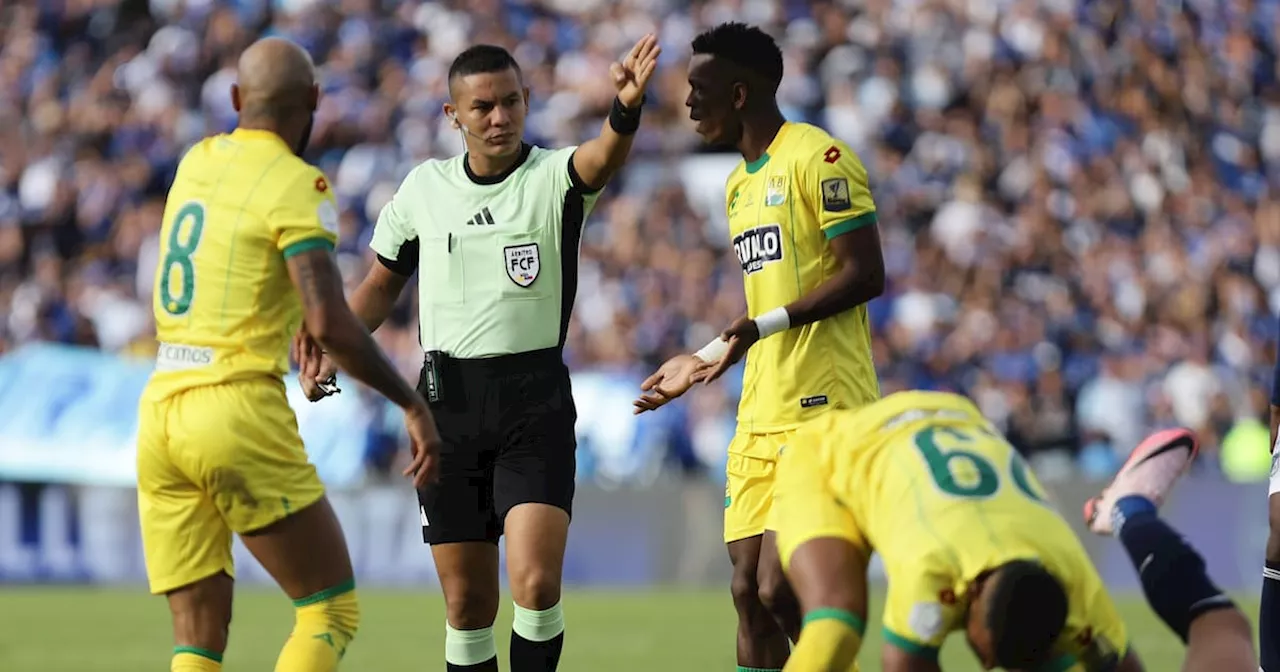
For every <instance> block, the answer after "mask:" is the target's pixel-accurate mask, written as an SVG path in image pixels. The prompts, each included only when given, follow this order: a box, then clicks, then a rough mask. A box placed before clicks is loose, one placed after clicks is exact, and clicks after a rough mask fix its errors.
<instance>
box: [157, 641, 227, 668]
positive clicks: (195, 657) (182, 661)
mask: <svg viewBox="0 0 1280 672" xmlns="http://www.w3.org/2000/svg"><path fill="white" fill-rule="evenodd" d="M221 669H222V654H220V653H214V652H213V651H209V650H207V649H201V648H198V647H194V646H176V647H174V649H173V660H171V661H169V672H219V670H221Z"/></svg>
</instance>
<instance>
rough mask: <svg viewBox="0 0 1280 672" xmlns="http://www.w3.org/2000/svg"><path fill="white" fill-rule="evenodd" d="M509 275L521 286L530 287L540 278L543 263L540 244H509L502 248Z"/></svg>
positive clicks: (512, 280)
mask: <svg viewBox="0 0 1280 672" xmlns="http://www.w3.org/2000/svg"><path fill="white" fill-rule="evenodd" d="M502 255H503V257H504V258H505V261H506V263H505V266H506V268H507V277H508V278H511V282H514V283H516V284H517V285H519V286H521V287H528V286H529V285H532V284H533V281H534V280H537V279H538V271H539V270H541V268H542V264H541V262H540V259H539V256H538V244H537V243H526V244H524V245H508V246H506V247H504V248H502Z"/></svg>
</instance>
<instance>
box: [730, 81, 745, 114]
mask: <svg viewBox="0 0 1280 672" xmlns="http://www.w3.org/2000/svg"><path fill="white" fill-rule="evenodd" d="M731 90H732V92H733V109H735V110H743V109H746V107H747V85H746V83H745V82H734V83H733V85H732V88H731Z"/></svg>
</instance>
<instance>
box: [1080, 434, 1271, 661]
mask: <svg viewBox="0 0 1280 672" xmlns="http://www.w3.org/2000/svg"><path fill="white" fill-rule="evenodd" d="M1197 449H1198V446H1197V445H1196V439H1195V436H1194V435H1192V434H1191V432H1189V431H1187V430H1185V429H1170V430H1165V431H1163V432H1159V433H1156V434H1154V435H1152V436H1150V437H1148V438H1147V439H1146V440H1145V441H1143V442H1142V443H1141V444H1139V445H1138V447H1137V448H1135V449H1134V450H1133V453H1132V454H1131V455H1130V456H1129V459H1128V461H1127V462H1125V465H1124V466H1123V467H1121V469H1120V473H1119V474H1117V475H1116V477H1115V480H1113V481H1112V482H1111V485H1110V486H1108V487H1107V489H1106V490H1104V491H1103V492H1102V495H1101V496H1099V497H1096V498H1094V499H1091V500H1089V502H1088V503H1086V504H1085V510H1084V515H1085V522H1086V523H1088V525H1089V528H1090V529H1092V530H1093V531H1094V532H1097V533H1098V534H1102V535H1114V536H1116V537H1117V538H1119V539H1120V542H1121V543H1122V544H1124V547H1125V550H1126V551H1128V552H1129V559H1130V560H1132V561H1133V566H1134V567H1136V568H1137V570H1138V575H1139V576H1140V577H1141V578H1142V590H1143V592H1144V593H1145V594H1146V596H1147V602H1148V603H1150V605H1151V608H1152V610H1154V611H1155V612H1156V615H1158V616H1159V617H1160V620H1162V621H1164V622H1165V624H1166V625H1168V626H1169V628H1170V629H1172V630H1173V631H1174V632H1175V633H1177V635H1178V637H1179V638H1181V639H1182V641H1183V642H1185V643H1186V645H1187V657H1186V660H1185V661H1184V662H1183V665H1182V669H1183V670H1185V672H1255V671H1256V670H1257V669H1258V657H1257V655H1256V654H1255V652H1254V648H1253V632H1252V628H1251V626H1250V625H1249V620H1248V619H1247V618H1245V615H1244V614H1243V613H1241V612H1240V610H1239V609H1237V608H1236V606H1235V605H1234V604H1233V603H1232V602H1231V600H1230V598H1228V597H1227V596H1226V595H1223V594H1222V591H1220V590H1218V588H1217V587H1216V586H1214V585H1213V582H1212V581H1210V580H1209V577H1208V575H1207V574H1206V573H1205V568H1204V560H1203V559H1202V558H1201V557H1200V554H1199V553H1197V552H1196V550H1195V549H1194V548H1192V547H1191V545H1190V544H1188V543H1187V542H1186V541H1185V540H1184V539H1183V538H1182V537H1181V535H1179V534H1178V533H1177V532H1176V531H1174V529H1173V528H1172V527H1170V526H1169V524H1168V523H1166V522H1164V521H1163V520H1161V519H1160V517H1159V516H1158V515H1157V509H1158V508H1159V506H1160V504H1161V502H1163V501H1164V499H1165V497H1167V496H1168V494H1169V491H1170V490H1171V489H1172V488H1173V485H1174V484H1175V483H1176V482H1177V481H1178V479H1179V478H1180V477H1181V476H1182V475H1183V474H1184V473H1186V471H1187V468H1188V467H1190V466H1191V462H1192V460H1194V459H1195V456H1196V452H1197Z"/></svg>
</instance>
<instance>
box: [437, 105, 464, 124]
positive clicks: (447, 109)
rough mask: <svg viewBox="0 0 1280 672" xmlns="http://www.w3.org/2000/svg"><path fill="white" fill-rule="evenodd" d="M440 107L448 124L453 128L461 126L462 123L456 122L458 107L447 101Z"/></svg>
mask: <svg viewBox="0 0 1280 672" xmlns="http://www.w3.org/2000/svg"><path fill="white" fill-rule="evenodd" d="M440 109H441V111H443V112H444V118H445V119H448V120H449V125H451V126H453V127H454V128H461V127H462V125H461V124H460V123H458V108H456V107H454V106H453V105H450V104H449V103H445V104H444V106H443V107H441V108H440Z"/></svg>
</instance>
